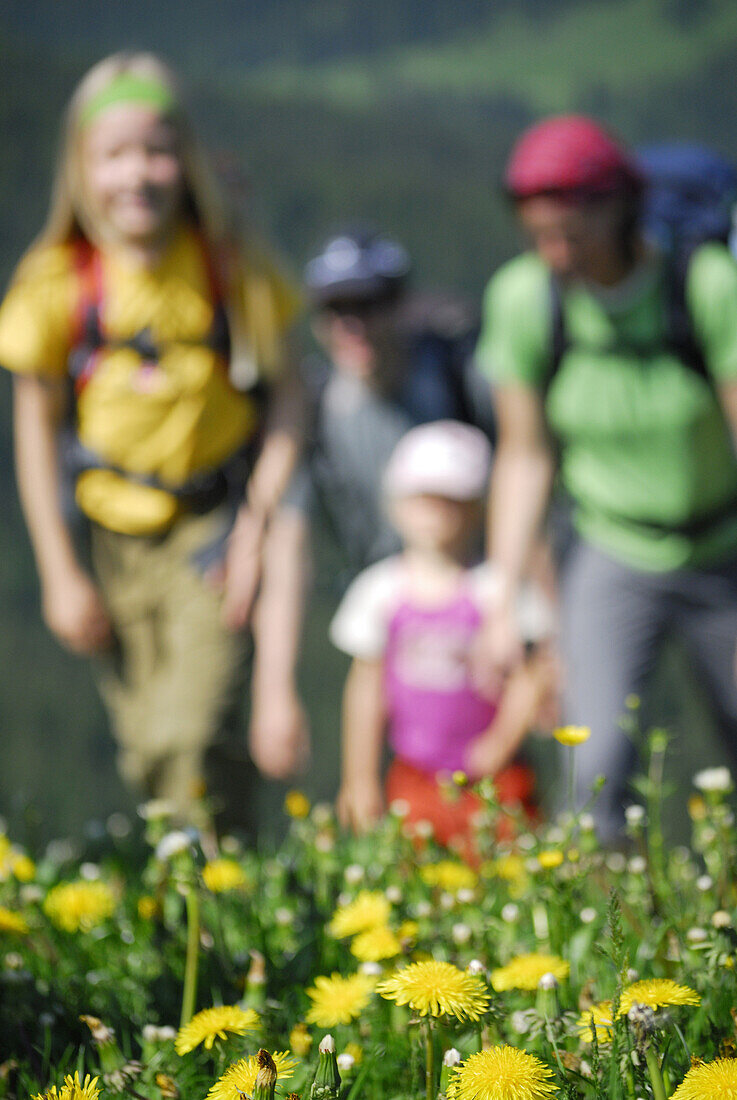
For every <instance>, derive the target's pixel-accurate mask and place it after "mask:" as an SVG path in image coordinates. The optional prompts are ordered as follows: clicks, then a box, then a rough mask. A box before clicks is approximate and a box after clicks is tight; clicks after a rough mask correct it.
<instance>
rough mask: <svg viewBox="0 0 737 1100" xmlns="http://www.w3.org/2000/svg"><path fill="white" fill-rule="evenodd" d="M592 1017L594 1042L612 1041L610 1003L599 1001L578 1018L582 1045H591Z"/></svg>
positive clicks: (592, 1037) (592, 1039)
mask: <svg viewBox="0 0 737 1100" xmlns="http://www.w3.org/2000/svg"><path fill="white" fill-rule="evenodd" d="M592 1016H593V1018H594V1020H593V1023H594V1027H595V1028H596V1041H597V1042H598V1043H611V1041H612V1022H613V1021H612V1002H611V1001H601V1002H600V1003H599V1004H598V1005H594V1006H593V1007H592V1008H590V1009H588V1010H587V1011H586V1012H582V1013H581V1015H580V1016H579V1017H578V1024H577V1027H578V1030H579V1032H580V1035H581V1038H582V1039H583V1041H584V1043H593V1041H594V1036H593V1028H592V1026H591V1017H592Z"/></svg>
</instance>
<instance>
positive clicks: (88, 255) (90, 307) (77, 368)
mask: <svg viewBox="0 0 737 1100" xmlns="http://www.w3.org/2000/svg"><path fill="white" fill-rule="evenodd" d="M73 262H74V271H75V274H76V278H77V288H78V289H77V306H76V311H75V317H74V320H73V326H72V344H71V348H70V352H69V364H68V372H69V376H70V378H71V379H72V381H73V383H74V390H75V393H76V394H79V393H80V392H81V390H82V389H84V387H85V385H86V384H87V382H88V381H89V379H90V377H91V376H92V373H93V372H94V370H95V367H96V364H97V358H98V352H99V350H100V348H101V347H102V346H103V344H104V343H105V337H104V335H103V328H102V316H101V314H102V305H103V297H104V287H103V279H102V261H101V258H100V253H99V252H98V251H97V249H96V248H94V247H93V246H92V245H91V244H90V243H89V241H87V240H86V239H84V238H80V239H79V240H78V241H76V242H75V243H74V255H73Z"/></svg>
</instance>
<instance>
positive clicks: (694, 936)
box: [686, 928, 709, 944]
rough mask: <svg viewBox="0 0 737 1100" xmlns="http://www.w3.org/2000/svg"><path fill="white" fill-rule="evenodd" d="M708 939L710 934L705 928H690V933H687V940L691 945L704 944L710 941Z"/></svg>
mask: <svg viewBox="0 0 737 1100" xmlns="http://www.w3.org/2000/svg"><path fill="white" fill-rule="evenodd" d="M708 938H709V933H708V932H707V931H706V929H705V928H689V930H688V932H686V939H687V940H688V942H689V943H694V944H698V943H703V942H704V941H705V940H708Z"/></svg>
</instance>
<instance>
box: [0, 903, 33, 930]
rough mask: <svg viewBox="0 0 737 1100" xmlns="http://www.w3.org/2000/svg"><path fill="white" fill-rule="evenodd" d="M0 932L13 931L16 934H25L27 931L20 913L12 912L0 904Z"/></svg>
mask: <svg viewBox="0 0 737 1100" xmlns="http://www.w3.org/2000/svg"><path fill="white" fill-rule="evenodd" d="M0 932H14V933H15V934H16V935H19V936H25V935H26V934H27V932H28V924H27V922H26V921H25V919H24V918H23V917H22V916H21V915H20V913H14V912H13V910H12V909H6V908H5V906H4V905H0Z"/></svg>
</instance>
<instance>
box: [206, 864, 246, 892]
mask: <svg viewBox="0 0 737 1100" xmlns="http://www.w3.org/2000/svg"><path fill="white" fill-rule="evenodd" d="M202 879H203V881H204V883H205V886H206V887H207V889H208V890H211V891H212V893H213V894H224V893H225V892H226V891H227V890H238V889H239V888H240V887H241V886H245V885H246V883H247V882H248V878H247V876H246V872H245V871H244V870H243V868H242V867H241V865H240V863H238V862H236V860H234V859H211V860H210V861H209V863H206V864H205V866H204V867H203V868H202Z"/></svg>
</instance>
